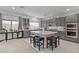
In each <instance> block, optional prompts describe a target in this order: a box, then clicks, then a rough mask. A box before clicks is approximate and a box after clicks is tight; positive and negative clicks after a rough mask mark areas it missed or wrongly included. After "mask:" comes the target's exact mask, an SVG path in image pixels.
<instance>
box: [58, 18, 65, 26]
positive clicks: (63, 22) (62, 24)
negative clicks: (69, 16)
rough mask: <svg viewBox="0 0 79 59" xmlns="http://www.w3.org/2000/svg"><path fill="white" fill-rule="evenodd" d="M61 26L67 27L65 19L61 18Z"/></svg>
mask: <svg viewBox="0 0 79 59" xmlns="http://www.w3.org/2000/svg"><path fill="white" fill-rule="evenodd" d="M59 20H60V26H65V17H60V18H59Z"/></svg>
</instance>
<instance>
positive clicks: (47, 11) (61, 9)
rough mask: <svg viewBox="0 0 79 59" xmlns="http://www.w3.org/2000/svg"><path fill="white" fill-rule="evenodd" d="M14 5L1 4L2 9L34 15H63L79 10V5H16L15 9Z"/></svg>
mask: <svg viewBox="0 0 79 59" xmlns="http://www.w3.org/2000/svg"><path fill="white" fill-rule="evenodd" d="M12 7H13V6H0V11H5V12H8V13H14V14H21V15H27V14H29V15H33V16H48V15H53V16H63V15H65V14H70V13H76V12H79V6H24V7H23V8H20V6H15V10H13V9H12ZM66 9H70V11H66Z"/></svg>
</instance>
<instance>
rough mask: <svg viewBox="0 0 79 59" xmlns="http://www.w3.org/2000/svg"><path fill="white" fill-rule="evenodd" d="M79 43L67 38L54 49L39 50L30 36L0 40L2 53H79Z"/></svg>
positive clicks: (0, 51)
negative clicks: (31, 42)
mask: <svg viewBox="0 0 79 59" xmlns="http://www.w3.org/2000/svg"><path fill="white" fill-rule="evenodd" d="M78 52H79V44H78V43H73V42H69V41H65V40H60V46H59V47H57V48H55V49H54V50H53V51H52V50H51V48H48V49H47V48H46V49H43V48H41V51H38V49H37V48H34V47H33V46H32V44H31V45H30V43H29V38H26V39H19V40H17V39H13V40H8V41H7V42H5V41H2V42H0V53H78Z"/></svg>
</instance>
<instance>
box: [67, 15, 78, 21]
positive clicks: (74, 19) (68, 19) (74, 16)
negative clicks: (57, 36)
mask: <svg viewBox="0 0 79 59" xmlns="http://www.w3.org/2000/svg"><path fill="white" fill-rule="evenodd" d="M66 22H77V15H70V16H66Z"/></svg>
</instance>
